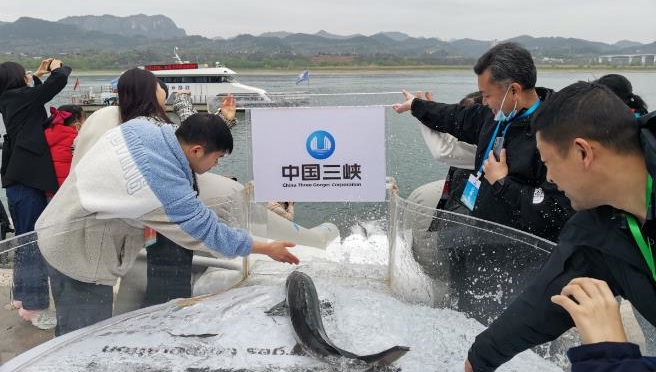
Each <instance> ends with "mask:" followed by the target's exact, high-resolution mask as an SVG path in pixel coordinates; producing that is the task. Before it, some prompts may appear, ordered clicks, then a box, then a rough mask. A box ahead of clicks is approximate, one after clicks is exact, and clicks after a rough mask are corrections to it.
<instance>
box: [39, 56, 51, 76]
mask: <svg viewBox="0 0 656 372" xmlns="http://www.w3.org/2000/svg"><path fill="white" fill-rule="evenodd" d="M53 60H54V58H46V59H44V60H43V61H41V63H40V64H39V67H37V69H36V71H35V72H34V76H37V77H41V76H43V75H46V74H48V73H49V72H50V71H49V70H48V66H49V65H50V62H52V61H53Z"/></svg>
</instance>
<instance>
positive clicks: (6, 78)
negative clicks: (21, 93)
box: [0, 62, 27, 95]
mask: <svg viewBox="0 0 656 372" xmlns="http://www.w3.org/2000/svg"><path fill="white" fill-rule="evenodd" d="M25 86H27V83H25V68H24V67H23V66H21V65H20V64H18V63H16V62H4V63H0V95H2V94H3V93H4V92H6V91H8V90H11V89H16V88H22V87H25Z"/></svg>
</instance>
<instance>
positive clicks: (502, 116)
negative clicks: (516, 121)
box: [494, 85, 517, 122]
mask: <svg viewBox="0 0 656 372" xmlns="http://www.w3.org/2000/svg"><path fill="white" fill-rule="evenodd" d="M508 92H510V85H509V86H508V89H507V90H506V94H504V95H503V100H501V107H499V111H497V114H496V115H495V116H494V120H496V121H498V122H508V121H510V120H512V119H513V118H514V117H515V115H517V101H515V107H513V109H512V111H510V113H509V114H508V115H506V114H505V113H504V112H503V104H504V103H506V97H508Z"/></svg>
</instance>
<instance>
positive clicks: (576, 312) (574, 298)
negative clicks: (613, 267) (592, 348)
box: [551, 278, 626, 344]
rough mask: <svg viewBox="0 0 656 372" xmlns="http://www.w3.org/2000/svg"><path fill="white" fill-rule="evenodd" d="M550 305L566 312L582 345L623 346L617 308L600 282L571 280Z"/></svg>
mask: <svg viewBox="0 0 656 372" xmlns="http://www.w3.org/2000/svg"><path fill="white" fill-rule="evenodd" d="M551 302H553V303H555V304H557V305H560V306H562V307H563V308H564V309H565V310H567V312H568V313H569V315H570V316H571V317H572V319H573V320H574V324H575V325H576V329H577V330H578V331H579V334H580V335H581V340H582V341H583V343H584V344H593V343H598V342H626V334H625V333H624V326H623V325H622V318H621V317H620V305H619V303H618V302H617V300H615V296H613V292H611V290H610V288H609V287H608V284H607V283H606V282H604V281H603V280H597V279H592V278H575V279H572V280H571V281H570V282H569V283H568V284H567V285H566V286H565V287H563V290H562V292H561V293H560V294H559V295H555V296H552V297H551Z"/></svg>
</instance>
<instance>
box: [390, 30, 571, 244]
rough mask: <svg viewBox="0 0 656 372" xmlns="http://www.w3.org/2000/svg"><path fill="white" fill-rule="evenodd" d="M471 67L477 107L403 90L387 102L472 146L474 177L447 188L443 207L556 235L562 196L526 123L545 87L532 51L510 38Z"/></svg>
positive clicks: (564, 211)
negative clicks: (548, 177)
mask: <svg viewBox="0 0 656 372" xmlns="http://www.w3.org/2000/svg"><path fill="white" fill-rule="evenodd" d="M474 72H475V73H476V75H478V87H479V90H480V91H481V93H482V95H483V104H482V105H478V104H475V105H472V106H468V107H463V106H461V105H458V104H445V103H438V102H432V101H424V100H421V99H415V98H414V97H413V96H412V95H411V94H409V93H407V92H404V95H405V98H406V101H405V102H403V103H401V104H396V105H394V106H393V108H394V109H395V110H396V111H397V112H399V113H401V112H404V111H407V110H412V115H413V116H415V117H416V118H417V119H419V121H421V122H422V123H423V124H424V125H426V126H427V127H429V128H431V129H434V130H436V131H440V132H447V133H450V134H452V135H453V136H455V137H457V138H458V140H460V141H464V142H467V143H471V144H475V145H477V147H478V148H477V151H476V161H475V168H474V169H475V170H476V171H477V172H478V173H479V177H478V179H477V178H476V177H475V176H473V177H472V178H470V182H467V183H465V184H464V185H460V186H459V187H457V188H456V189H455V190H452V191H451V193H450V196H449V200H448V202H447V206H446V208H445V209H448V210H455V211H459V212H461V211H463V210H464V208H465V206H468V207H467V208H468V209H469V210H471V215H472V216H474V217H478V218H482V219H485V220H488V221H492V222H496V223H500V224H502V225H506V226H510V227H514V228H516V229H519V230H523V231H526V232H529V233H531V234H534V235H538V236H540V237H543V238H545V239H549V240H552V241H555V239H556V238H557V237H558V233H559V232H560V229H561V228H562V226H563V224H564V223H565V221H567V218H568V217H569V216H570V215H571V213H572V210H571V207H570V205H569V201H568V200H567V198H566V197H565V196H564V195H563V194H562V193H561V192H559V191H558V190H557V189H556V188H555V187H554V186H553V184H551V183H549V182H546V180H545V175H546V169H545V167H544V165H543V164H542V163H541V162H540V157H539V154H538V151H537V148H536V146H535V136H534V135H533V134H531V131H530V128H529V123H530V118H531V116H532V113H533V112H534V111H535V109H536V108H537V107H538V106H539V105H540V103H541V102H542V101H543V100H545V99H546V98H547V97H548V95H549V94H550V91H549V90H547V89H543V88H536V87H535V82H536V80H537V72H536V68H535V65H534V64H533V59H532V58H531V54H530V53H529V52H528V51H527V50H526V49H524V48H522V47H520V46H519V45H517V44H514V43H502V44H498V45H496V46H495V47H493V48H491V49H490V50H488V51H487V52H486V53H485V54H484V55H483V56H481V57H480V58H479V60H478V62H477V63H476V65H475V66H474ZM497 138H499V139H498V140H497ZM495 140H497V141H498V142H499V143H500V144H501V145H500V146H498V149H499V150H500V152H498V159H497V158H495V156H494V155H493V151H491V150H492V148H493V144H494V142H495ZM501 148H503V149H502V150H501Z"/></svg>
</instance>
